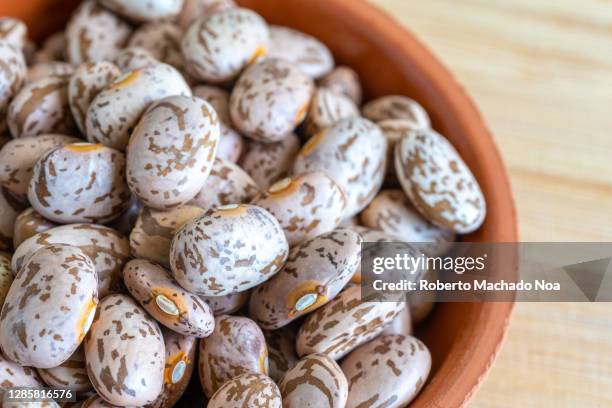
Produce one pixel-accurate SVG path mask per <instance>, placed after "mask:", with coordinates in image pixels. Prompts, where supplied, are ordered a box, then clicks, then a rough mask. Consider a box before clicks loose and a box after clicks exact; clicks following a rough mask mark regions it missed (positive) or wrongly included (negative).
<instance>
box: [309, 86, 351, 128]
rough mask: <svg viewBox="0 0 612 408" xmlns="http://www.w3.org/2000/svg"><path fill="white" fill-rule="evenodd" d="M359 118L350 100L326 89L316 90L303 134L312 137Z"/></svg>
mask: <svg viewBox="0 0 612 408" xmlns="http://www.w3.org/2000/svg"><path fill="white" fill-rule="evenodd" d="M359 116H360V113H359V108H357V106H356V105H355V103H354V102H353V101H352V100H351V99H350V98H348V97H347V96H344V95H342V94H338V93H336V92H334V91H332V90H331V89H328V88H318V89H317V90H316V92H315V93H314V96H313V97H312V102H311V104H310V108H309V109H308V115H307V116H306V120H305V121H304V132H305V133H306V134H307V135H308V136H312V135H314V134H316V133H318V132H320V131H321V130H323V129H327V128H328V127H331V126H333V125H335V124H336V123H338V122H341V121H342V120H344V119H350V118H356V117H359Z"/></svg>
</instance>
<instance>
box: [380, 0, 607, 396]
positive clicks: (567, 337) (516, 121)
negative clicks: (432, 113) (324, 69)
mask: <svg viewBox="0 0 612 408" xmlns="http://www.w3.org/2000/svg"><path fill="white" fill-rule="evenodd" d="M371 2H372V3H374V4H376V5H378V6H380V7H382V8H383V9H385V10H387V11H388V12H390V13H391V14H392V15H394V16H395V18H397V19H398V20H399V21H401V22H402V23H403V24H404V25H405V26H406V27H407V28H408V29H409V30H411V31H412V32H413V33H415V34H416V35H417V36H418V37H419V38H420V39H421V40H422V41H423V42H424V43H425V44H427V45H428V46H429V47H430V48H431V49H432V50H433V51H434V53H435V54H436V55H437V56H438V57H439V58H440V59H441V60H442V61H443V62H444V63H445V64H446V65H447V67H448V68H449V69H450V70H451V71H452V72H453V73H454V74H455V75H456V77H457V79H458V80H459V82H460V83H462V84H463V85H464V86H465V88H466V89H467V90H468V92H469V93H470V94H471V96H472V97H473V98H474V99H475V101H476V104H477V105H478V107H479V108H480V110H481V111H482V113H483V115H484V117H485V118H486V120H487V123H488V124H489V126H490V128H491V130H492V132H493V134H494V135H495V138H496V141H497V144H498V146H499V148H500V150H501V152H502V155H503V157H504V160H505V163H506V165H507V168H508V170H509V173H510V177H511V180H512V184H513V189H514V193H515V198H516V203H517V207H518V212H519V217H520V230H521V239H522V240H523V241H608V242H612V2H609V1H602V0H582V1H576V0H371ZM449 386H452V384H449ZM471 406H473V407H479V408H480V407H521V408H525V407H555V408H561V407H572V408H574V407H612V303H610V304H579V303H574V304H569V303H555V304H528V303H523V304H519V305H518V306H517V309H516V312H515V315H514V318H513V321H512V324H511V326H510V332H509V335H508V339H507V341H506V345H505V347H504V349H503V351H502V353H501V355H500V357H499V359H498V361H497V363H496V364H495V366H494V368H493V370H492V371H491V374H490V375H489V377H488V378H487V380H486V381H485V382H484V385H483V387H482V388H481V390H480V391H479V392H478V394H477V396H476V398H475V400H474V402H473V403H472V405H471ZM444 408H446V407H444Z"/></svg>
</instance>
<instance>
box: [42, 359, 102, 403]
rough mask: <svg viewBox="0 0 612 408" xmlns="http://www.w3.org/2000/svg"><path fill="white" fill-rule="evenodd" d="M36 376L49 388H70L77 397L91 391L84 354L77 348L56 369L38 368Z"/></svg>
mask: <svg viewBox="0 0 612 408" xmlns="http://www.w3.org/2000/svg"><path fill="white" fill-rule="evenodd" d="M38 374H39V375H40V377H41V378H42V379H43V381H44V382H45V383H46V384H47V385H48V386H49V387H55V388H70V389H71V390H73V391H74V392H76V393H77V394H79V395H83V394H85V393H87V392H89V391H91V390H92V389H93V386H92V385H91V381H89V377H88V376H87V368H86V367H85V353H84V352H83V348H82V347H79V348H78V349H77V350H76V351H75V352H74V353H73V354H72V355H71V356H70V358H69V359H68V360H66V361H64V362H63V363H62V364H60V365H59V366H57V367H52V368H44V369H43V368H39V369H38Z"/></svg>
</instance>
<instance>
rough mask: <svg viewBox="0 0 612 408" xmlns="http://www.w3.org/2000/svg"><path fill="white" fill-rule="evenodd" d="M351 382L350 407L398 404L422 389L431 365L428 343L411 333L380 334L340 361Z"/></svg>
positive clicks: (394, 405) (391, 406)
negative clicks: (426, 344)
mask: <svg viewBox="0 0 612 408" xmlns="http://www.w3.org/2000/svg"><path fill="white" fill-rule="evenodd" d="M341 367H342V371H344V374H345V375H346V378H347V379H348V382H349V397H348V402H347V404H346V407H347V408H357V407H362V406H364V404H365V405H367V406H385V407H389V408H396V407H397V408H399V407H405V406H408V404H409V403H410V402H411V401H412V400H413V399H414V397H415V396H416V395H417V394H418V393H419V391H420V390H421V388H423V385H425V381H427V377H428V376H429V371H430V369H431V355H430V353H429V350H428V349H427V347H426V346H425V345H424V344H423V343H422V342H421V341H420V340H418V339H416V338H414V337H411V336H401V335H388V336H381V337H379V338H377V339H375V340H373V341H371V342H370V343H368V344H364V345H363V346H361V347H359V348H358V349H356V350H355V351H353V352H352V353H351V354H349V356H348V357H347V358H345V359H344V361H343V362H342V364H341Z"/></svg>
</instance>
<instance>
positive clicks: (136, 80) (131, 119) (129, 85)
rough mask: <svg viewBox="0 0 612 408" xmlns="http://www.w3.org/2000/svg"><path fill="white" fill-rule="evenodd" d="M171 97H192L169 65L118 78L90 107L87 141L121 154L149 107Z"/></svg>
mask: <svg viewBox="0 0 612 408" xmlns="http://www.w3.org/2000/svg"><path fill="white" fill-rule="evenodd" d="M118 65H119V64H118ZM171 95H182V96H191V89H190V88H189V85H187V83H186V82H185V79H183V77H182V75H181V74H180V73H179V72H178V71H177V70H176V68H174V67H172V66H171V65H167V64H162V63H159V64H155V65H150V66H146V67H144V68H139V69H135V70H133V71H129V72H127V73H125V74H123V75H121V76H120V77H119V78H116V79H115V81H114V82H113V83H112V84H111V85H110V86H109V87H108V88H106V89H104V90H103V91H101V92H100V93H99V94H98V95H96V97H95V98H94V99H93V101H92V102H91V104H90V105H89V109H88V110H87V119H86V128H87V139H88V140H89V141H90V142H94V143H102V144H105V145H107V146H110V147H114V148H116V149H119V150H123V149H124V148H125V146H126V145H127V143H128V140H129V136H130V132H131V131H132V129H133V128H134V126H136V123H137V122H138V120H139V119H140V117H141V115H142V114H143V112H144V111H145V110H146V109H147V108H148V107H149V105H150V104H152V103H153V102H156V101H158V100H160V99H162V98H165V97H166V96H171Z"/></svg>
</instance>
